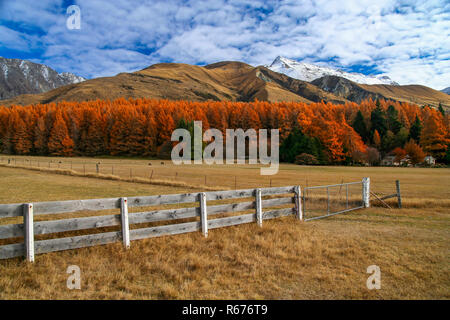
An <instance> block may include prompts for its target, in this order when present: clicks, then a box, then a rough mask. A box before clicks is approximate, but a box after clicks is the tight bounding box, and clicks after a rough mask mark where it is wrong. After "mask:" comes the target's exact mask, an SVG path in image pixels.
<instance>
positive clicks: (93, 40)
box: [0, 0, 450, 90]
mask: <svg viewBox="0 0 450 320" xmlns="http://www.w3.org/2000/svg"><path fill="white" fill-rule="evenodd" d="M73 4H75V5H78V6H79V8H80V10H81V24H80V27H81V28H80V29H68V28H67V26H66V22H67V19H68V18H69V14H68V13H67V8H68V7H69V6H70V5H73ZM278 55H281V56H284V57H287V58H291V59H295V60H298V61H305V62H310V63H316V64H319V65H324V66H325V65H326V66H331V67H337V68H340V69H343V70H345V71H353V72H362V73H365V74H386V75H388V76H389V77H391V78H392V79H393V80H395V81H397V82H399V83H400V84H413V83H414V84H423V85H427V86H430V87H432V88H435V89H439V90H440V89H443V88H445V87H448V86H450V1H448V0H441V1H439V0H426V1H423V0H422V1H391V0H377V1H373V0H372V1H366V0H355V1H353V0H345V1H344V0H341V1H333V0H317V1H314V0H287V1H270V0H269V1H259V0H229V1H225V0H217V1H216V0H207V1H204V0H192V1H181V0H180V1H176V0H163V1H159V0H146V1H130V0H114V1H111V0H95V1H94V0H76V1H58V0H53V1H49V0H17V1H15V0H0V56H3V57H6V58H20V59H29V60H32V61H34V62H38V63H44V64H47V65H49V66H50V67H52V68H54V69H56V70H57V71H59V72H62V71H70V72H73V73H76V74H78V75H81V76H84V77H87V78H92V77H99V76H109V75H115V74H117V73H120V72H129V71H135V70H139V69H142V68H145V67H147V66H149V65H151V64H154V63H158V62H182V63H190V64H198V65H204V64H208V63H213V62H217V61H223V60H239V61H243V62H247V63H249V64H251V65H255V66H256V65H263V64H269V63H271V62H272V61H273V59H275V58H276V57H277V56H278Z"/></svg>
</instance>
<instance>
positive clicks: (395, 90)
mask: <svg viewBox="0 0 450 320" xmlns="http://www.w3.org/2000/svg"><path fill="white" fill-rule="evenodd" d="M359 86H361V87H362V88H364V89H366V90H368V91H371V92H374V93H377V94H380V95H382V96H384V97H386V98H388V99H393V100H397V101H405V102H413V103H416V104H418V105H431V106H434V107H437V106H438V105H439V103H441V104H442V105H443V106H445V107H447V108H450V95H448V94H445V93H444V92H441V91H437V90H434V89H431V88H429V87H425V86H421V85H406V86H389V85H381V84H377V85H363V84H360V85H359Z"/></svg>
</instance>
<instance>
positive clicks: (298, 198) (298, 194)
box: [294, 186, 303, 221]
mask: <svg viewBox="0 0 450 320" xmlns="http://www.w3.org/2000/svg"><path fill="white" fill-rule="evenodd" d="M294 193H295V196H294V197H295V210H296V216H297V219H299V220H300V221H303V209H302V189H301V188H300V186H296V187H295V189H294Z"/></svg>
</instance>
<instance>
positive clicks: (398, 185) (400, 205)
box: [395, 180, 402, 209]
mask: <svg viewBox="0 0 450 320" xmlns="http://www.w3.org/2000/svg"><path fill="white" fill-rule="evenodd" d="M395 186H396V187H397V199H398V207H399V208H400V209H401V208H402V195H401V193H400V181H399V180H395Z"/></svg>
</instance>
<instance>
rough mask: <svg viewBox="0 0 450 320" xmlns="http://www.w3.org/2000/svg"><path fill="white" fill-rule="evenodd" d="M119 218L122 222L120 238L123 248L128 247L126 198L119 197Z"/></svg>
mask: <svg viewBox="0 0 450 320" xmlns="http://www.w3.org/2000/svg"><path fill="white" fill-rule="evenodd" d="M120 218H121V222H122V240H123V245H124V247H125V249H128V248H130V224H129V222H128V200H127V198H120Z"/></svg>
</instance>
